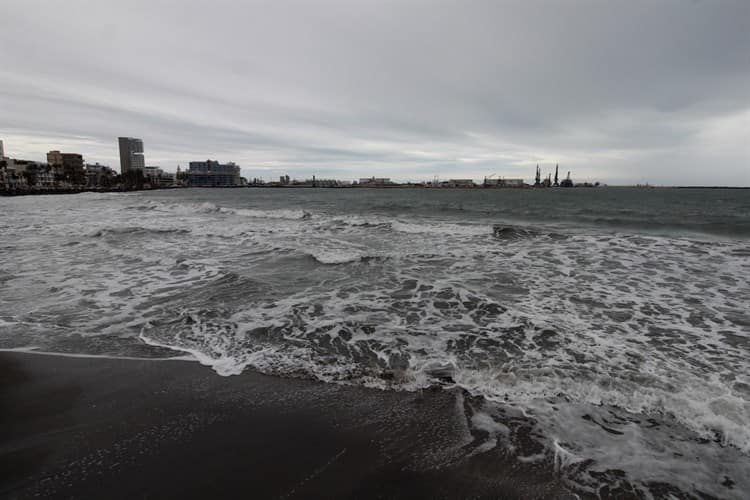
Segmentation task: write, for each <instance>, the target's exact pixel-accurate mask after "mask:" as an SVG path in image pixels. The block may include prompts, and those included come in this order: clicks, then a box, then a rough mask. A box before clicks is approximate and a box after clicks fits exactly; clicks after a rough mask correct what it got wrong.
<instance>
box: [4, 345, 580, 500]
mask: <svg viewBox="0 0 750 500" xmlns="http://www.w3.org/2000/svg"><path fill="white" fill-rule="evenodd" d="M467 406H468V405H467V404H466V401H465V400H464V397H463V395H461V394H459V393H456V392H452V391H443V390H428V391H422V392H418V393H406V392H392V391H379V390H374V389H366V388H361V387H347V386H339V385H333V384H323V383H318V382H313V381H307V380H292V379H280V378H275V377H268V376H264V375H260V374H257V373H253V372H246V373H244V374H242V375H239V376H234V377H219V376H217V375H216V374H215V373H214V372H213V371H211V370H210V369H208V368H206V367H203V366H201V365H199V364H198V363H195V362H189V361H140V360H119V359H101V358H69V357H60V356H46V355H38V354H28V353H11V352H2V353H0V497H3V498H32V497H41V498H564V497H569V496H570V495H569V494H568V493H566V492H565V490H564V489H563V488H562V486H561V484H560V482H559V480H558V478H557V477H556V476H555V474H554V473H553V472H552V470H550V469H549V468H546V467H539V466H536V467H530V466H529V467H527V466H522V465H521V464H519V463H518V462H517V461H516V460H514V459H513V458H512V457H508V456H505V455H504V454H503V452H502V451H501V450H492V451H490V452H487V453H477V454H474V455H472V450H474V449H475V448H476V447H477V446H478V445H480V444H481V443H482V436H481V431H477V430H471V429H469V427H468V426H467V415H466V413H465V412H466V407H467Z"/></svg>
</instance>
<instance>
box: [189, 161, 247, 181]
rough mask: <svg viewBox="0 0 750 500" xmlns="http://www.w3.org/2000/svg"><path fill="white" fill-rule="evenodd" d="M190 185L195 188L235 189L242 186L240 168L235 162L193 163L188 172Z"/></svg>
mask: <svg viewBox="0 0 750 500" xmlns="http://www.w3.org/2000/svg"><path fill="white" fill-rule="evenodd" d="M187 175H188V185H189V186H194V187H234V186H241V185H242V178H241V177H240V167H239V166H238V165H236V164H235V163H234V162H231V161H230V162H229V163H223V164H222V163H219V162H218V161H215V160H206V161H191V162H190V168H189V169H188V171H187Z"/></svg>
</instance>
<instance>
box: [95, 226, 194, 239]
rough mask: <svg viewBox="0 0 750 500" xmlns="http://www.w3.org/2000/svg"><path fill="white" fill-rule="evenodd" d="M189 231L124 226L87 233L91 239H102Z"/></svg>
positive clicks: (186, 231) (187, 230)
mask: <svg viewBox="0 0 750 500" xmlns="http://www.w3.org/2000/svg"><path fill="white" fill-rule="evenodd" d="M188 233H190V230H189V229H182V228H153V227H142V226H125V227H110V228H104V229H97V230H96V231H92V232H91V233H89V236H90V237H92V238H102V237H105V236H110V235H113V236H119V235H165V234H188Z"/></svg>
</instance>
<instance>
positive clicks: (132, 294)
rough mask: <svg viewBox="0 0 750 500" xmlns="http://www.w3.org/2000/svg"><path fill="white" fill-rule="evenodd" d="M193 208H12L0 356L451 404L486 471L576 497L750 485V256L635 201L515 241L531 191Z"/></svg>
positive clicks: (239, 194) (728, 240) (192, 201)
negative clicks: (453, 398)
mask: <svg viewBox="0 0 750 500" xmlns="http://www.w3.org/2000/svg"><path fill="white" fill-rule="evenodd" d="M350 192H351V193H354V194H351V195H349V194H347V193H350ZM186 193H187V192H185V193H183V192H179V191H177V192H170V193H167V194H149V195H145V194H144V195H138V196H122V197H117V196H102V197H85V198H78V197H40V198H37V200H38V202H37V204H35V205H34V206H31V205H27V204H25V203H24V201H23V200H12V201H11V203H10V206H9V210H8V211H6V213H7V214H9V215H10V216H6V217H4V219H3V220H2V224H3V226H5V227H7V228H8V232H9V234H11V235H12V237H11V238H9V239H8V240H7V243H6V241H4V242H3V245H4V252H5V254H6V255H8V259H7V260H6V262H12V263H13V265H9V264H5V265H3V267H1V268H0V282H2V284H3V287H2V289H1V290H0V299H2V300H0V304H1V305H0V346H2V347H5V348H17V347H23V346H28V345H34V346H38V348H39V349H40V350H43V351H46V352H66V353H73V354H76V355H77V354H83V355H105V356H129V357H147V356H158V357H165V356H169V354H168V353H169V352H174V351H179V352H183V353H188V354H189V355H190V356H191V357H194V358H196V359H198V360H199V361H200V362H201V363H203V364H205V365H208V366H211V367H212V368H213V369H214V370H215V371H216V372H217V373H218V374H220V375H235V374H238V373H241V372H242V371H243V370H245V369H247V368H252V369H255V370H258V371H261V372H264V373H267V374H272V375H280V376H291V377H307V378H314V379H317V380H320V381H323V382H327V383H336V384H357V385H365V386H369V387H377V388H380V389H389V390H390V389H393V390H419V389H423V388H426V387H435V386H438V387H446V388H456V389H460V390H461V391H463V392H464V393H465V394H466V396H467V399H466V404H465V406H472V407H473V408H474V410H473V411H475V413H474V414H472V415H473V416H471V417H469V418H468V420H467V426H468V428H469V429H470V430H471V432H472V433H476V435H477V436H481V440H480V441H478V442H477V443H474V444H473V445H472V446H471V450H472V451H470V452H467V453H470V454H473V455H472V456H474V455H477V454H483V453H493V452H495V451H497V450H505V451H506V452H508V453H515V454H517V456H518V459H519V460H520V461H521V462H523V463H529V462H532V461H534V460H539V461H545V462H547V463H549V464H555V466H556V467H557V469H558V471H559V473H560V475H561V476H562V477H563V478H564V480H565V481H566V482H567V483H566V484H570V487H571V488H572V489H573V490H575V491H579V492H582V493H591V494H593V493H596V492H597V491H598V490H599V488H601V487H602V484H608V485H613V484H615V483H617V484H620V483H623V484H624V483H627V484H628V485H629V486H628V487H632V488H636V489H638V490H640V491H641V492H643V494H644V495H646V496H648V495H655V496H659V493H655V492H656V491H657V490H658V488H657V487H656V486H654V485H655V484H660V485H664V484H667V485H670V487H671V488H676V489H675V490H674V491H679V492H683V493H684V492H687V493H690V494H696V492H702V493H705V494H710V495H714V496H717V497H724V498H732V497H737V498H739V497H740V495H739V494H738V492H741V491H748V490H750V484H748V479H747V477H746V474H743V473H742V470H743V469H746V468H747V466H748V464H750V459H749V458H748V457H750V428H748V426H747V422H748V421H750V377H749V376H748V374H749V373H750V361H749V360H750V340H749V339H750V316H748V311H747V307H746V304H748V303H750V287H749V286H748V284H747V282H746V280H743V279H742V277H743V276H746V275H748V274H750V254H748V253H747V241H748V240H747V239H745V238H743V237H741V236H740V237H725V236H721V237H717V236H714V235H711V234H703V235H701V236H700V237H696V236H694V235H692V234H684V233H680V232H679V231H680V229H679V228H681V227H682V226H680V224H679V223H675V225H674V227H676V228H678V229H676V230H675V231H676V232H674V233H669V232H664V231H661V232H654V231H653V230H651V229H650V228H652V227H653V224H650V223H649V224H647V223H645V222H644V227H647V228H648V229H644V230H640V231H633V230H632V228H631V226H632V225H633V220H632V218H631V219H629V222H628V227H619V226H617V224H618V223H617V220H620V219H621V213H619V212H617V211H615V212H616V213H612V214H608V213H607V211H606V209H605V208H603V207H605V206H606V207H609V206H615V207H616V206H617V203H618V202H617V200H616V199H614V201H613V198H612V196H615V198H616V196H624V195H622V194H621V193H626V194H627V191H618V192H616V193H615V194H611V195H609V196H610V198H609V199H608V200H607V203H608V204H607V205H597V203H599V202H598V201H597V199H596V198H595V197H596V196H598V195H597V194H596V193H597V192H596V191H592V192H591V193H593V194H585V193H583V194H580V195H578V196H582V197H583V198H582V199H581V201H580V202H579V203H580V204H582V205H584V206H587V207H588V209H590V210H596V211H597V213H598V215H599V217H598V219H602V218H603V219H604V223H599V222H596V221H593V222H592V225H588V226H586V225H583V226H580V225H579V226H575V227H574V226H573V225H572V224H570V223H567V222H566V221H562V222H560V223H559V224H556V225H555V226H554V227H550V226H548V225H547V224H546V222H545V219H544V218H541V220H540V222H537V223H534V224H532V226H533V227H530V226H529V225H528V224H521V223H520V222H519V221H521V220H529V219H533V218H534V213H535V208H534V206H533V204H531V205H529V203H530V202H529V201H528V199H527V198H523V200H525V203H526V205H524V204H522V203H519V200H522V198H520V197H528V196H532V193H528V192H517V193H516V192H513V193H509V192H504V193H501V194H498V193H494V194H493V193H488V192H484V191H482V192H477V193H473V194H472V196H474V197H476V199H474V200H470V199H465V200H464V199H462V200H460V201H461V203H460V204H459V203H458V202H457V201H456V200H452V201H451V200H444V199H442V198H441V197H450V196H467V195H466V194H456V193H446V192H443V193H442V194H441V193H434V194H431V193H427V192H424V191H415V192H414V194H413V195H410V196H414V200H411V199H410V198H409V196H407V194H408V193H395V192H394V193H390V192H389V193H375V194H371V193H370V194H368V193H367V192H357V190H351V191H336V190H330V191H305V192H302V191H300V192H296V191H295V192H294V193H291V192H286V193H285V194H284V196H283V197H282V196H281V195H280V194H278V192H276V191H268V190H266V191H263V190H261V191H259V190H252V191H250V190H247V191H245V190H239V191H230V192H226V191H224V192H221V193H216V192H214V191H211V190H206V191H200V196H198V195H197V194H195V193H193V194H192V195H191V196H192V197H193V198H191V196H188V195H187V194H186ZM227 193H228V194H227ZM248 193H253V196H249V194H248ZM310 193H313V194H310ZM550 193H552V194H549V195H548V196H555V195H554V193H555V192H554V191H551V192H550ZM586 193H589V192H586ZM730 194H731V193H730ZM376 195H377V196H379V197H393V198H394V199H393V200H391V202H390V203H384V202H383V200H381V199H375V198H372V199H371V198H368V196H369V197H375V196H376ZM491 196H494V197H496V198H491ZM566 196H567V195H566ZM586 196H588V197H594V198H586ZM633 196H651V195H649V194H648V193H646V194H644V195H640V194H638V195H633ZM706 196H717V194H716V193H715V192H714V193H709V194H707V195H706ZM726 196H729V195H726ZM342 197H343V198H342ZM347 197H348V198H347ZM420 197H421V198H420ZM516 197H518V198H516ZM82 200H84V201H85V202H84V201H82ZM295 200H296V201H295ZM449 201H450V202H449ZM622 203H625V202H622ZM627 203H630V204H631V205H632V204H641V205H642V204H648V203H649V200H648V199H640V198H638V199H637V200H635V201H632V200H631V201H628V202H627ZM690 203H694V204H696V203H702V201H701V200H697V201H690V200H688V201H685V200H681V204H679V205H678V204H676V205H675V207H678V208H675V210H678V209H679V210H682V209H683V208H680V207H684V206H690ZM732 203H735V205H736V206H735V205H732V204H731V203H724V204H722V205H721V206H722V207H724V208H726V207H730V208H731V207H734V208H732V210H733V211H738V210H739V211H741V210H746V208H743V206H740V205H741V203H743V202H742V201H741V200H738V201H733V202H732ZM493 204H494V205H493ZM587 204H588V205H587ZM737 204H740V205H737ZM457 205H460V206H461V207H462V209H461V210H457V209H455V207H456V206H457ZM495 205H497V206H495ZM524 206H525V208H523V210H521V209H519V208H517V207H524ZM691 210H693V211H692V212H691V213H700V212H699V210H697V209H692V208H691ZM576 213H580V210H578V209H577V208H576ZM94 214H95V215H96V216H94ZM498 214H500V215H498ZM39 217H43V220H44V223H43V224H42V223H40V219H39ZM644 217H645V216H644ZM649 217H650V215H649ZM598 219H597V220H598ZM663 220H664V221H666V222H668V221H670V220H681V217H680V216H679V214H677V213H675V214H672V213H664V214H663ZM666 222H662V224H661V226H666V225H667V223H666ZM661 226H660V227H661ZM29 228H34V230H33V231H31V230H29ZM740 230H741V228H740ZM740 233H741V231H740ZM29 304H31V305H32V306H31V307H29ZM477 401H481V403H477ZM519 412H520V413H519ZM515 421H517V422H523V424H520V423H519V424H517V425H515V424H513V422H515ZM529 422H531V424H529ZM528 425H532V427H533V428H532V429H531V430H529V429H528V428H527V427H528ZM523 426H527V427H523ZM522 429H526V430H522ZM477 439H480V438H477ZM532 442H533V443H535V444H530V443H532ZM724 477H727V478H729V480H724V479H723V478H724ZM732 485H734V486H732ZM623 487H624V486H623ZM655 488H656V489H655Z"/></svg>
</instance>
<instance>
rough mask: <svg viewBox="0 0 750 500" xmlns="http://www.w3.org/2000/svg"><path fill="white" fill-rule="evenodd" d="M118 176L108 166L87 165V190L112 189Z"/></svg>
mask: <svg viewBox="0 0 750 500" xmlns="http://www.w3.org/2000/svg"><path fill="white" fill-rule="evenodd" d="M116 178H117V174H116V173H115V171H114V170H112V169H111V168H109V167H108V166H106V165H100V164H99V163H95V164H93V165H86V187H87V188H112V187H114V185H115V181H116Z"/></svg>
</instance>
